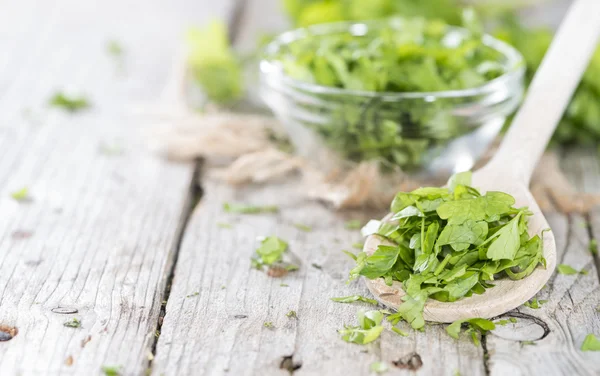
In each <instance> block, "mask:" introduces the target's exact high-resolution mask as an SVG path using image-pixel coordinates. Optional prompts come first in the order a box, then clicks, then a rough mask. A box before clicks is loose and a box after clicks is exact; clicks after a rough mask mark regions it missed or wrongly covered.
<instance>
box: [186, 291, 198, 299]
mask: <svg viewBox="0 0 600 376" xmlns="http://www.w3.org/2000/svg"><path fill="white" fill-rule="evenodd" d="M198 295H200V292H198V291H194V292H193V293H191V294H189V295H186V296H185V297H186V298H193V297H195V296H198Z"/></svg>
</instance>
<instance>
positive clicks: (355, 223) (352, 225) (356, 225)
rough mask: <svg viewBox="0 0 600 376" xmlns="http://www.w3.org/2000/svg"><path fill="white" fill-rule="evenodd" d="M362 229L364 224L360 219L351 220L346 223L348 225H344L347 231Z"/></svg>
mask: <svg viewBox="0 0 600 376" xmlns="http://www.w3.org/2000/svg"><path fill="white" fill-rule="evenodd" d="M361 227H362V222H361V220H360V219H351V220H349V221H346V223H344V228H345V229H346V230H360V228H361Z"/></svg>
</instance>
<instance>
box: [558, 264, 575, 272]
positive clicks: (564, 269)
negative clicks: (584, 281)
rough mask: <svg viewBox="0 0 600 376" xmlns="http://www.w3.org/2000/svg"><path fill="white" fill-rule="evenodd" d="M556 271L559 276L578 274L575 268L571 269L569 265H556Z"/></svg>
mask: <svg viewBox="0 0 600 376" xmlns="http://www.w3.org/2000/svg"><path fill="white" fill-rule="evenodd" d="M556 270H557V271H558V273H559V274H564V275H574V274H579V272H578V271H577V270H575V268H573V267H572V266H570V265H566V264H560V265H558V266H557V267H556Z"/></svg>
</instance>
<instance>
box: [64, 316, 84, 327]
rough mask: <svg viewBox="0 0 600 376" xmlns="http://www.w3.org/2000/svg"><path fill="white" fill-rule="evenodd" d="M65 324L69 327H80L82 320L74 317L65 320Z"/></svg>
mask: <svg viewBox="0 0 600 376" xmlns="http://www.w3.org/2000/svg"><path fill="white" fill-rule="evenodd" d="M63 325H64V326H66V327H68V328H79V327H80V326H81V321H79V319H77V318H76V317H73V318H72V319H71V320H69V321H65V322H64V323H63Z"/></svg>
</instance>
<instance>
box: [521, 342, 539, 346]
mask: <svg viewBox="0 0 600 376" xmlns="http://www.w3.org/2000/svg"><path fill="white" fill-rule="evenodd" d="M523 346H537V343H535V342H534V341H521V347H523Z"/></svg>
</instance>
